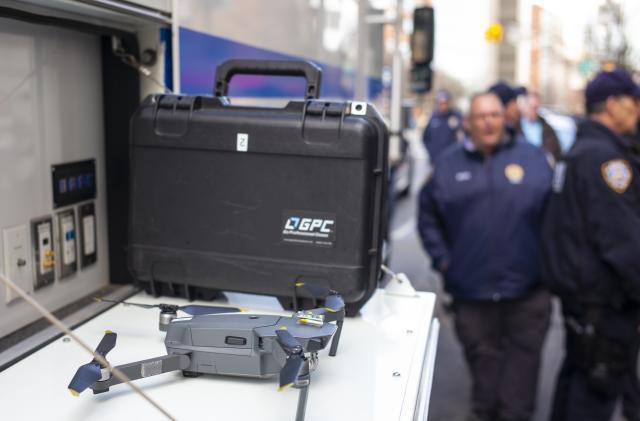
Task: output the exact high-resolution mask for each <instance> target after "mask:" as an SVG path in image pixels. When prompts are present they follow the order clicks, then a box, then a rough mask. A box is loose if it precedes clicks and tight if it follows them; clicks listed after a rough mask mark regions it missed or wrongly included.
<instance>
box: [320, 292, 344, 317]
mask: <svg viewBox="0 0 640 421" xmlns="http://www.w3.org/2000/svg"><path fill="white" fill-rule="evenodd" d="M324 307H325V308H326V309H327V310H328V311H330V312H332V313H337V312H339V311H341V310H343V309H344V300H343V299H342V297H341V296H340V295H338V294H332V295H329V296H328V297H327V298H326V299H325V300H324Z"/></svg>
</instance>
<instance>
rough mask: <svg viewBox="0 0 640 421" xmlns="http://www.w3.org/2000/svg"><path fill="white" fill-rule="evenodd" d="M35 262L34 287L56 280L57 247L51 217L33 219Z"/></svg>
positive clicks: (32, 231)
mask: <svg viewBox="0 0 640 421" xmlns="http://www.w3.org/2000/svg"><path fill="white" fill-rule="evenodd" d="M31 235H32V247H33V259H34V261H33V264H34V268H35V270H34V273H35V277H34V282H33V287H34V289H38V288H42V287H43V286H45V285H49V284H51V283H53V281H54V280H55V266H56V263H55V249H54V245H53V244H54V243H53V223H52V221H51V217H49V216H46V217H44V218H40V219H36V220H33V221H31Z"/></svg>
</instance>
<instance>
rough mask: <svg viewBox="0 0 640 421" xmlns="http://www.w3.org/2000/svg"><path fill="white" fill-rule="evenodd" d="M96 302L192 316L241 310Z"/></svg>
mask: <svg viewBox="0 0 640 421" xmlns="http://www.w3.org/2000/svg"><path fill="white" fill-rule="evenodd" d="M95 300H96V301H98V302H105V303H116V304H124V305H126V306H136V307H142V308H159V309H160V311H161V312H162V313H176V312H177V311H178V310H181V311H184V312H185V313H187V314H190V315H192V316H201V315H204V314H220V313H238V312H240V311H241V310H240V309H239V308H237V307H221V306H204V305H196V304H189V305H186V306H178V305H175V304H142V303H132V302H129V301H124V300H106V299H104V298H98V297H96V298H95Z"/></svg>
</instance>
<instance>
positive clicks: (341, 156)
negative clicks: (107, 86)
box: [128, 61, 388, 315]
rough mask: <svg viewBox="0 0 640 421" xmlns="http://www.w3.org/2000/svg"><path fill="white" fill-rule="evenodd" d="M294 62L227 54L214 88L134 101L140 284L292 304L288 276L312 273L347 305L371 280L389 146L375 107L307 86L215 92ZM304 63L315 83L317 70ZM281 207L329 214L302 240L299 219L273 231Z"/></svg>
mask: <svg viewBox="0 0 640 421" xmlns="http://www.w3.org/2000/svg"><path fill="white" fill-rule="evenodd" d="M295 64H297V65H298V67H300V66H299V65H300V63H288V62H279V63H272V62H267V63H263V62H249V63H247V62H245V61H239V62H233V63H231V64H229V63H227V64H226V66H227V69H226V70H224V72H223V74H221V70H220V68H219V69H218V81H217V85H216V87H217V89H216V93H217V94H218V95H220V96H217V97H207V96H175V95H152V96H150V97H148V98H147V99H146V100H145V101H144V102H143V103H142V104H141V105H140V107H139V108H138V110H137V112H136V113H135V115H134V116H133V118H132V123H131V202H130V203H131V208H130V221H129V222H130V227H129V228H130V236H129V247H128V259H129V266H130V270H131V271H132V273H133V275H134V277H135V279H136V281H137V282H139V283H141V284H142V285H143V286H144V287H145V289H147V291H149V292H151V293H153V294H155V295H175V296H184V297H187V298H190V299H193V298H212V297H213V296H215V293H216V292H217V291H223V290H224V291H242V292H249V293H255V294H265V295H274V296H277V297H278V298H279V299H280V301H281V302H282V303H283V304H284V305H285V307H286V308H293V307H294V306H295V305H294V303H293V300H292V297H293V296H294V293H295V288H294V284H295V283H296V282H309V283H314V284H317V285H323V286H329V287H331V288H333V289H335V290H337V291H339V292H340V293H341V294H342V296H343V298H344V300H345V302H346V310H347V315H354V314H356V313H357V311H358V310H359V309H360V308H361V307H362V306H363V305H364V303H365V302H366V301H367V300H368V299H369V298H370V296H371V295H372V293H373V292H374V290H375V288H376V286H377V280H378V276H379V270H380V264H381V251H382V235H381V234H382V225H383V220H382V216H383V214H384V213H383V207H384V206H385V204H384V201H385V198H386V188H387V145H388V134H387V130H386V126H385V124H384V123H383V121H382V119H381V117H380V115H379V114H378V113H377V111H376V110H375V109H374V107H373V106H371V105H367V104H355V103H350V102H335V101H320V100H317V99H307V100H305V101H292V102H289V103H288V104H287V105H286V106H285V107H284V108H263V107H244V106H243V107H241V106H233V105H230V103H229V101H228V100H227V98H226V97H225V96H223V94H225V93H226V88H227V86H226V84H227V83H228V81H229V80H230V79H231V76H233V74H236V73H242V72H243V71H244V73H263V74H300V73H295V72H290V73H287V71H286V70H287V69H290V68H291V67H293V68H294V69H295ZM305 65H306V66H307V67H308V66H309V65H310V64H309V63H305ZM269 66H271V67H269ZM265 68H266V69H267V70H264V69H265ZM274 68H275V70H274ZM229 69H230V70H229ZM282 69H285V70H282ZM314 69H317V68H315V67H314ZM305 70H308V69H307V68H305ZM311 73H312V74H311V76H310V75H306V77H307V82H308V83H307V94H309V96H314V95H317V91H318V90H319V81H320V78H319V69H317V74H314V73H313V72H311ZM313 77H317V83H315V85H314V84H313V83H312V82H313ZM311 85H313V86H311ZM221 94H222V95H221ZM358 105H359V107H358ZM352 111H353V113H356V114H358V113H362V112H363V111H366V112H364V114H363V115H354V114H353V113H352ZM239 134H241V135H242V134H244V135H247V138H248V142H247V150H246V151H244V152H243V151H239V149H243V147H242V146H241V145H240V142H241V140H242V139H241V137H242V136H239ZM291 217H298V218H309V220H313V219H317V220H320V221H327V220H329V221H331V220H333V221H334V222H333V224H330V223H329V225H325V227H324V228H325V231H327V230H328V231H332V234H329V237H328V238H325V239H324V240H323V239H320V240H319V241H318V242H315V239H314V238H313V237H311V243H309V241H308V238H309V237H305V236H304V235H309V234H308V232H307V233H304V232H294V233H293V234H292V235H286V234H283V231H286V230H285V227H287V226H289V228H291V226H293V225H294V224H293V222H295V221H294V220H291V221H290V220H289V218H291ZM298 222H299V221H298ZM287 224H289V225H287ZM312 224H313V223H312ZM318 224H320V223H319V222H318V223H315V225H316V226H315V227H314V229H313V230H311V231H312V235H316V234H315V233H313V231H314V230H315V231H316V233H318V232H319V231H320V230H321V229H322V227H319V226H318ZM309 225H310V224H309V223H307V224H306V227H305V228H307V229H308V228H309ZM294 231H295V230H294ZM287 232H291V231H287ZM298 235H300V236H298ZM318 235H321V234H318ZM322 235H325V234H322ZM303 295H304V294H303Z"/></svg>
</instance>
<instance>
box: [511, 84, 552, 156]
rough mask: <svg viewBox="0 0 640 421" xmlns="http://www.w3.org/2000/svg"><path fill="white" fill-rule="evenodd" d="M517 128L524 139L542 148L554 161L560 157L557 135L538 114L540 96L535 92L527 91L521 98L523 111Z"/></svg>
mask: <svg viewBox="0 0 640 421" xmlns="http://www.w3.org/2000/svg"><path fill="white" fill-rule="evenodd" d="M518 129H519V130H520V131H521V132H522V133H523V134H524V137H525V139H527V141H528V142H529V143H531V144H532V145H534V146H537V147H541V148H544V149H545V150H546V151H547V152H549V153H550V154H551V156H552V157H553V159H554V161H557V160H558V159H560V154H561V153H562V150H561V148H560V142H559V141H558V136H557V135H556V132H555V131H554V130H553V128H552V127H551V126H550V125H549V123H547V121H546V120H545V119H544V118H543V117H542V116H541V115H540V96H539V95H538V93H537V92H527V94H526V95H525V96H524V100H523V112H522V117H521V118H520V122H519V124H518Z"/></svg>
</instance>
